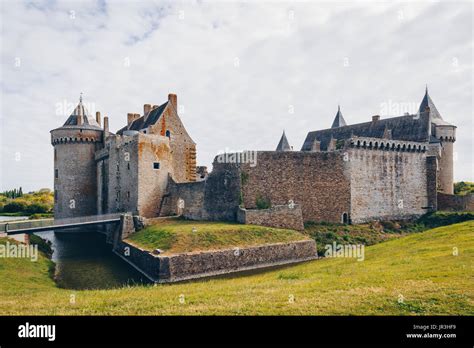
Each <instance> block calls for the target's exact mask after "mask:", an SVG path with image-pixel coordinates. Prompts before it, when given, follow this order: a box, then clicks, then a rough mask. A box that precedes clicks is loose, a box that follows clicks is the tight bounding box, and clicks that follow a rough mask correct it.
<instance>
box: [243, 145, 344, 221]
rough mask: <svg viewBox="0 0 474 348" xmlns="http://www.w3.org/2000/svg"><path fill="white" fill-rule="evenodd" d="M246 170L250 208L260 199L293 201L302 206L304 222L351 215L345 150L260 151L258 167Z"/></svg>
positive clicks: (245, 195) (246, 203) (278, 202)
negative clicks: (344, 214)
mask: <svg viewBox="0 0 474 348" xmlns="http://www.w3.org/2000/svg"><path fill="white" fill-rule="evenodd" d="M241 169H242V174H241V177H242V196H243V203H244V207H245V208H246V209H255V208H256V202H257V199H258V198H262V199H268V200H269V201H270V202H271V204H272V205H273V206H274V205H286V204H288V203H289V201H293V202H294V203H295V204H299V205H301V209H302V212H303V219H304V221H311V220H312V221H328V222H341V218H342V214H343V213H347V214H348V213H349V212H350V178H349V173H348V166H347V162H345V161H344V153H343V152H342V151H333V152H296V151H295V152H290V151H289V152H276V151H259V152H258V153H257V164H256V165H255V166H253V167H252V166H251V164H249V163H246V164H242V165H241Z"/></svg>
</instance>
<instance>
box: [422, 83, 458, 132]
mask: <svg viewBox="0 0 474 348" xmlns="http://www.w3.org/2000/svg"><path fill="white" fill-rule="evenodd" d="M427 107H429V108H430V113H431V122H433V123H434V124H436V125H438V126H452V124H450V123H448V122H446V121H445V120H443V118H442V117H441V114H440V113H439V111H438V109H437V108H436V106H435V104H434V102H433V100H432V99H431V97H430V95H429V94H428V87H426V90H425V95H424V97H423V100H422V101H421V104H420V108H419V109H418V112H423V111H425V110H426V108H427ZM453 127H454V126H453Z"/></svg>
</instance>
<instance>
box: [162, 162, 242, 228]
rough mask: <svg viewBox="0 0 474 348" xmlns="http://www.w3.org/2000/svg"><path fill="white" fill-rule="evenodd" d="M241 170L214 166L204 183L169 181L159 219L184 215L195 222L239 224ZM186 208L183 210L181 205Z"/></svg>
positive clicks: (226, 166) (219, 165) (226, 165)
mask: <svg viewBox="0 0 474 348" xmlns="http://www.w3.org/2000/svg"><path fill="white" fill-rule="evenodd" d="M239 173H240V172H239V168H238V167H236V166H234V165H232V164H219V163H215V164H214V170H213V171H212V173H211V174H210V175H209V176H208V177H207V179H206V180H204V181H199V182H194V183H175V182H172V181H170V184H169V186H168V189H167V194H166V197H165V199H164V201H163V204H162V207H161V210H160V216H167V215H183V216H184V217H186V218H188V219H193V220H222V221H236V219H237V210H238V207H239V200H240V174H239ZM180 201H181V202H182V204H183V207H182V208H180V207H179V206H178V205H179V202H180Z"/></svg>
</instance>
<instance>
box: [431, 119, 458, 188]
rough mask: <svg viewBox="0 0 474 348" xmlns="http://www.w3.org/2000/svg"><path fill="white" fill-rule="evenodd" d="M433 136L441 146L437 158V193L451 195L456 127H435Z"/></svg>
mask: <svg viewBox="0 0 474 348" xmlns="http://www.w3.org/2000/svg"><path fill="white" fill-rule="evenodd" d="M435 136H436V139H438V140H439V141H440V144H441V151H440V157H439V191H441V192H443V193H449V194H453V193H454V178H453V176H454V175H453V167H454V163H453V162H454V157H453V154H454V150H453V147H454V146H453V145H454V142H455V141H456V127H455V126H451V125H436V128H435Z"/></svg>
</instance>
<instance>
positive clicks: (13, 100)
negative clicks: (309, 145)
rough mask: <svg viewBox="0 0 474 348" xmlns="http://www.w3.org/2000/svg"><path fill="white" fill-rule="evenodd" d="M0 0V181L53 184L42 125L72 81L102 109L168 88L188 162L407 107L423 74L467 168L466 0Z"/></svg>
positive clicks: (294, 139)
mask: <svg viewBox="0 0 474 348" xmlns="http://www.w3.org/2000/svg"><path fill="white" fill-rule="evenodd" d="M0 3H1V18H0V19H1V25H2V28H1V37H0V40H1V82H0V83H1V85H0V86H1V93H0V94H1V114H0V117H1V120H0V121H1V137H2V138H1V141H0V144H1V156H2V158H1V178H0V183H1V187H0V190H4V189H10V188H13V187H17V186H23V188H24V190H33V189H39V188H41V187H52V185H53V148H52V146H51V144H50V134H49V131H50V130H51V129H53V128H56V127H58V126H60V125H62V124H63V123H64V121H65V119H66V118H67V115H68V114H69V112H70V111H71V109H72V108H73V106H75V104H77V101H78V98H79V94H80V92H83V94H84V103H85V104H86V105H88V106H89V111H90V112H95V111H101V112H102V115H107V116H109V117H110V123H111V130H112V131H116V130H117V129H119V128H120V127H122V126H123V125H124V124H125V123H126V115H127V112H137V113H138V112H142V110H143V104H144V103H150V104H161V103H163V102H165V101H166V98H167V95H168V93H170V92H172V93H176V94H177V95H178V103H179V104H180V105H181V107H180V112H181V117H182V119H183V122H184V124H185V126H186V127H187V129H188V131H189V133H190V135H191V137H192V138H193V139H194V141H195V142H196V143H197V150H198V162H199V164H201V165H208V166H209V165H210V163H211V162H212V158H213V157H214V156H215V155H216V154H217V153H219V152H222V151H223V150H226V149H227V150H229V151H236V150H245V149H259V150H272V149H274V148H275V147H276V145H277V143H278V141H279V138H280V136H281V133H282V130H283V129H285V131H286V134H287V136H288V139H289V141H290V144H291V145H292V146H294V148H295V149H300V148H301V146H302V143H303V141H304V138H305V136H306V134H307V132H308V131H311V130H317V129H322V128H328V127H330V125H331V123H332V120H333V118H334V115H335V113H336V111H337V105H338V104H340V105H341V110H342V113H343V115H344V117H345V119H346V121H347V122H348V123H358V122H365V121H368V120H370V118H371V116H372V115H375V114H380V115H381V116H382V118H384V117H388V116H398V115H402V114H403V113H404V112H406V111H408V112H415V111H416V109H417V107H418V105H419V103H420V101H421V99H422V97H423V94H424V89H425V84H426V83H427V84H428V86H429V91H430V95H431V97H432V98H433V100H434V102H435V104H436V106H437V108H438V110H439V111H440V113H441V114H442V116H443V117H444V119H445V120H447V121H449V122H451V123H453V124H455V125H457V126H458V130H457V132H458V133H457V141H456V143H455V151H456V152H457V158H456V162H455V180H471V181H473V180H474V179H473V169H474V164H473V163H474V161H473V153H474V149H473V140H472V136H473V122H472V119H473V102H472V95H473V93H472V92H473V83H472V82H473V81H472V80H473V78H472V76H473V70H472V59H473V56H472V52H473V51H472V50H473V7H472V3H471V2H457V3H454V2H449V3H447V2H446V3H445V2H436V3H433V2H399V3H397V2H393V1H390V2H386V3H385V2H380V1H378V2H368V1H365V2H334V1H331V2H320V1H318V2H316V1H312V2H275V1H268V2H259V3H258V4H257V3H253V2H237V1H235V2H228V1H225V2H224V1H219V2H217V1H185V2H182V3H179V2H176V1H173V2H165V1H143V2H139V1H104V0H102V1H69V2H66V1H16V0H15V1H13V0H11V1H9V0H0Z"/></svg>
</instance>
